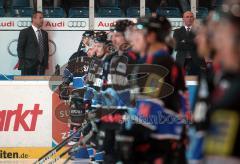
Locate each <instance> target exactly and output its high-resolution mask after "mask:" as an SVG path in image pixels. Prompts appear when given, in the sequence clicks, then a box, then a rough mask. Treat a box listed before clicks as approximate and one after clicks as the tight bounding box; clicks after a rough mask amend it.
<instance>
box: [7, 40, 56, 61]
mask: <svg viewBox="0 0 240 164" xmlns="http://www.w3.org/2000/svg"><path fill="white" fill-rule="evenodd" d="M17 44H18V40H17V39H14V40H12V41H11V42H10V43H9V44H8V47H7V50H8V53H9V54H10V55H11V56H14V57H17V56H18V55H17ZM48 45H49V56H53V55H54V54H55V53H56V50H57V45H56V43H55V42H54V41H52V40H48Z"/></svg>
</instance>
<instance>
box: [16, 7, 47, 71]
mask: <svg viewBox="0 0 240 164" xmlns="http://www.w3.org/2000/svg"><path fill="white" fill-rule="evenodd" d="M42 25H43V13H42V12H40V11H37V12H35V13H34V14H33V16H32V25H31V26H30V27H28V28H25V29H23V30H21V31H20V34H19V38H18V46H17V52H18V58H19V67H18V69H19V70H21V75H44V73H45V69H46V68H47V66H48V51H49V47H48V33H47V32H46V31H44V30H42V29H41V27H42Z"/></svg>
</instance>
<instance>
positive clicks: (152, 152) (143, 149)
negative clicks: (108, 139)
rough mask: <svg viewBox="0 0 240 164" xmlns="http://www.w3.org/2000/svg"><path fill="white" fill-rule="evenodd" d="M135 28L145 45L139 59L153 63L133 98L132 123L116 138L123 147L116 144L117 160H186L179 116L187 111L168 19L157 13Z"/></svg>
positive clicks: (161, 161) (178, 161) (140, 21)
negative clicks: (173, 57) (142, 54)
mask: <svg viewBox="0 0 240 164" xmlns="http://www.w3.org/2000/svg"><path fill="white" fill-rule="evenodd" d="M135 28H137V29H138V30H142V31H143V34H144V37H145V40H146V44H147V45H146V47H147V50H146V54H145V56H143V59H144V60H145V63H147V64H153V65H152V67H153V68H152V69H153V70H152V71H153V73H152V74H150V75H149V76H148V78H146V80H145V82H144V83H145V86H142V87H141V88H142V89H141V91H142V92H141V95H142V96H140V97H139V98H138V99H137V100H136V111H135V112H134V111H133V114H132V116H131V115H130V118H131V117H132V118H131V119H134V120H135V122H136V123H135V124H133V125H132V127H130V128H125V130H123V131H122V132H121V133H120V134H119V135H118V136H117V137H116V139H117V143H118V144H119V145H124V146H125V147H121V146H119V148H120V150H119V149H118V152H119V153H118V154H119V155H120V156H119V158H120V161H122V162H123V163H141V162H142V163H167V164H171V163H181V164H182V163H186V159H185V147H184V135H185V133H184V125H183V122H182V121H183V120H181V118H179V115H181V116H184V115H185V114H186V113H187V112H188V111H186V110H187V109H186V100H185V98H184V96H183V93H184V92H186V87H185V82H184V76H183V74H182V71H181V69H180V68H179V67H178V66H177V65H176V64H175V62H174V60H173V59H172V57H171V52H172V47H171V45H170V44H169V40H170V32H171V25H170V22H169V21H168V20H167V19H166V18H165V17H159V16H158V17H150V18H141V19H140V20H139V21H138V23H137V24H136V25H135ZM132 39H134V38H132ZM157 65H159V67H160V68H158V67H156V66H157ZM154 69H158V70H159V71H154ZM162 69H164V70H165V74H162V73H161V72H164V71H161V70H162ZM166 70H167V71H166ZM142 83H143V82H142ZM126 147H127V148H126ZM128 150H130V151H128ZM129 154H130V155H129Z"/></svg>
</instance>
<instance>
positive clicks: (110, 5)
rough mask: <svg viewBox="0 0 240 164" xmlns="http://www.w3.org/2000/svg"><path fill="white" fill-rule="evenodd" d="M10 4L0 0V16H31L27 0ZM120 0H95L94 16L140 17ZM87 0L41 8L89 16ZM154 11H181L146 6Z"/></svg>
mask: <svg viewBox="0 0 240 164" xmlns="http://www.w3.org/2000/svg"><path fill="white" fill-rule="evenodd" d="M10 2H11V4H10V6H8V7H7V8H6V7H5V6H4V0H0V16H1V17H31V15H32V13H33V11H34V8H33V7H31V6H30V3H29V0H10ZM120 2H121V0H95V3H96V4H95V6H96V7H95V16H96V17H130V18H134V17H140V9H139V7H137V6H134V7H133V6H130V7H126V8H122V7H121V6H120ZM222 3H223V0H216V1H215V3H214V4H213V7H214V8H218V7H220V6H221V4H222ZM88 5H89V0H81V1H79V0H72V1H71V4H70V6H69V8H68V9H66V8H65V6H62V5H61V6H59V7H53V6H48V7H44V8H43V13H44V16H45V17H46V18H50V17H51V18H62V17H69V18H88V17H89V8H88ZM208 11H209V9H208V8H206V7H198V9H197V18H200V19H201V18H204V17H206V16H207V14H208ZM153 12H156V13H157V14H159V15H163V16H166V17H168V18H180V17H181V16H182V11H181V10H180V9H179V8H178V7H158V8H157V10H156V11H151V9H150V8H148V7H146V10H145V13H146V15H148V16H149V15H151V14H152V13H153Z"/></svg>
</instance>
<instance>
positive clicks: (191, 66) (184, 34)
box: [173, 11, 204, 75]
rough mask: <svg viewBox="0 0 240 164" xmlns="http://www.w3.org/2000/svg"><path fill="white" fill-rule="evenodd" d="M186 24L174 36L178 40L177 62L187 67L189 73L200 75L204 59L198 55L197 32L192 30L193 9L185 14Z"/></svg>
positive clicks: (184, 20)
mask: <svg viewBox="0 0 240 164" xmlns="http://www.w3.org/2000/svg"><path fill="white" fill-rule="evenodd" d="M183 22H184V26H182V27H180V28H179V29H176V30H175V31H174V34H173V37H174V38H175V40H176V43H177V45H176V49H175V50H176V51H177V54H176V62H177V63H178V64H179V65H180V66H181V67H182V68H185V70H186V73H187V74H188V75H199V73H200V70H201V66H202V65H203V64H204V61H203V60H202V59H200V58H199V57H198V55H197V51H196V44H195V42H194V38H195V34H194V33H193V32H192V25H193V23H194V16H193V13H192V12H191V11H186V12H185V13H184V14H183Z"/></svg>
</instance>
